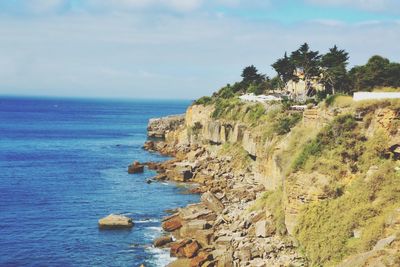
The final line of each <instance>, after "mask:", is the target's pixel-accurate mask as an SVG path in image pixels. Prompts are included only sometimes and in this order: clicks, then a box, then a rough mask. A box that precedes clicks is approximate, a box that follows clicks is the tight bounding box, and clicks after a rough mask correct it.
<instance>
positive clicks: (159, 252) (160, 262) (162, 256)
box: [146, 247, 176, 267]
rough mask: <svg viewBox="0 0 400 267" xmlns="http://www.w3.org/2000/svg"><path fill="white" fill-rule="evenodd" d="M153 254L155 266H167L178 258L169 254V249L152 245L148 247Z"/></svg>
mask: <svg viewBox="0 0 400 267" xmlns="http://www.w3.org/2000/svg"><path fill="white" fill-rule="evenodd" d="M146 250H147V251H148V252H149V254H150V255H152V258H153V260H152V263H153V264H154V265H155V266H160V267H161V266H162V267H164V266H167V265H168V264H169V263H171V262H173V261H174V260H176V258H173V257H170V256H169V249H163V248H155V247H150V248H147V249H146Z"/></svg>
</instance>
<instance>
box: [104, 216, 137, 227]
mask: <svg viewBox="0 0 400 267" xmlns="http://www.w3.org/2000/svg"><path fill="white" fill-rule="evenodd" d="M132 227H133V222H132V219H131V218H129V217H126V216H123V215H116V214H110V215H108V216H107V217H104V218H102V219H100V220H99V228H101V229H120V228H132Z"/></svg>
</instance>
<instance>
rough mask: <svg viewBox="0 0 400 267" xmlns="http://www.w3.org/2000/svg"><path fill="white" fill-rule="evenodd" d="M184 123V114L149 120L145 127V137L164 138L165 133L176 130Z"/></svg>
mask: <svg viewBox="0 0 400 267" xmlns="http://www.w3.org/2000/svg"><path fill="white" fill-rule="evenodd" d="M184 122H185V115H184V114H182V115H171V116H167V117H162V118H155V119H150V120H149V124H148V126H147V135H148V136H149V137H157V138H165V135H166V133H168V132H170V131H174V130H176V129H178V128H179V127H180V126H182V125H183V124H184Z"/></svg>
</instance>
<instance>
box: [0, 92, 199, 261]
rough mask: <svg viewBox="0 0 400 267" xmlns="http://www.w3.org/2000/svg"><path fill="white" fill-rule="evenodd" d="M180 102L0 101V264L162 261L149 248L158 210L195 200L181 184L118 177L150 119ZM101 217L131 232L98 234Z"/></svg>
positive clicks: (143, 157)
mask: <svg viewBox="0 0 400 267" xmlns="http://www.w3.org/2000/svg"><path fill="white" fill-rule="evenodd" d="M188 105H190V101H166V100H103V99H66V98H21V97H0V266H140V265H141V264H144V265H145V266H146V267H148V266H165V265H167V264H168V263H169V262H171V260H172V259H171V258H170V257H169V253H168V251H166V250H163V249H157V248H154V247H153V246H152V245H151V244H152V241H153V239H154V238H155V237H157V236H159V235H160V234H162V229H161V218H162V217H163V216H166V215H168V213H167V212H168V209H171V208H176V207H181V206H185V205H187V204H189V203H194V202H197V201H198V199H199V196H198V195H193V194H188V193H187V188H186V187H185V186H182V185H179V184H173V183H165V182H153V183H151V184H148V183H146V181H147V179H149V178H151V177H153V176H154V175H155V173H154V171H150V170H147V169H145V172H144V173H143V174H134V175H132V174H128V173H127V167H128V165H129V164H130V163H132V162H133V161H135V160H138V161H140V162H146V161H163V160H166V159H167V158H166V157H163V156H160V155H158V154H156V153H149V152H147V151H145V150H143V149H142V145H143V143H144V142H145V141H146V140H147V135H146V127H147V122H148V120H149V119H150V118H153V117H161V116H165V115H171V114H180V113H184V112H185V110H186V108H187V107H188ZM111 213H117V214H124V215H127V216H130V217H132V218H133V220H134V223H135V225H134V227H133V228H132V229H131V230H99V229H98V224H97V223H98V220H99V219H100V218H102V217H105V216H107V215H108V214H111Z"/></svg>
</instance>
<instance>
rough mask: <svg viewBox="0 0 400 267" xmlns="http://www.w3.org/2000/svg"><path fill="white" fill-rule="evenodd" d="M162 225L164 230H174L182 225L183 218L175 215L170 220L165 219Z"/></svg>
mask: <svg viewBox="0 0 400 267" xmlns="http://www.w3.org/2000/svg"><path fill="white" fill-rule="evenodd" d="M161 226H162V228H163V229H164V231H167V232H172V231H175V230H177V229H179V228H181V227H182V219H181V218H180V217H179V216H177V215H174V216H172V217H171V218H169V219H168V220H166V221H164V222H163V223H162V224H161Z"/></svg>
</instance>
